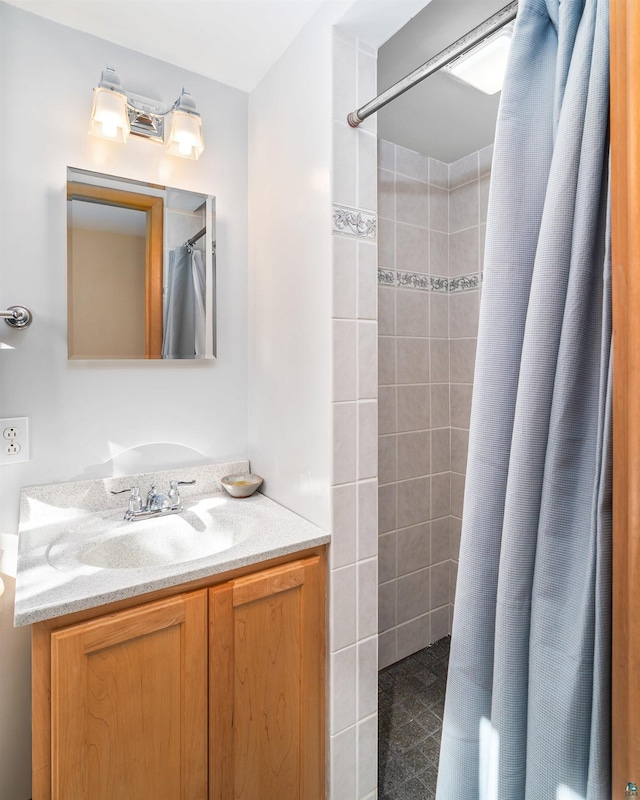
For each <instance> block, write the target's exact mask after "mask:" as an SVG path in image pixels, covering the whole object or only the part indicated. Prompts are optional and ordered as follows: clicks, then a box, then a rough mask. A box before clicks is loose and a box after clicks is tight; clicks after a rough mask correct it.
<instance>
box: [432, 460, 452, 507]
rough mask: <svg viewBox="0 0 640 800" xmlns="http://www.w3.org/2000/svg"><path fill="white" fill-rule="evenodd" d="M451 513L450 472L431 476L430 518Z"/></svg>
mask: <svg viewBox="0 0 640 800" xmlns="http://www.w3.org/2000/svg"><path fill="white" fill-rule="evenodd" d="M450 513H451V473H449V472H444V473H441V474H440V475H433V476H432V477H431V519H438V518H439V517H446V516H448V515H449V514H450Z"/></svg>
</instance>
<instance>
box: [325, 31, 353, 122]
mask: <svg viewBox="0 0 640 800" xmlns="http://www.w3.org/2000/svg"><path fill="white" fill-rule="evenodd" d="M331 48H332V53H331V56H332V59H331V60H332V62H333V69H332V72H333V75H334V83H333V89H332V95H333V119H334V120H337V121H339V122H344V120H345V119H346V117H347V114H349V112H350V111H353V109H354V108H355V103H356V48H355V46H354V45H353V44H350V43H348V42H345V41H344V39H339V38H338V37H337V36H334V37H333V38H332V42H331ZM337 76H339V78H338V77H337Z"/></svg>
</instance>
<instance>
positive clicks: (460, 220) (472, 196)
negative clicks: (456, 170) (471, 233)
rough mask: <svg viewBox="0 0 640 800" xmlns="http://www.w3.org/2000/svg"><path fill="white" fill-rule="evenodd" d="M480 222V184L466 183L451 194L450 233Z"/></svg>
mask: <svg viewBox="0 0 640 800" xmlns="http://www.w3.org/2000/svg"><path fill="white" fill-rule="evenodd" d="M479 222H480V220H479V216H478V184H477V182H476V181H474V182H473V183H466V184H465V185H464V186H459V187H458V188H457V189H452V190H451V192H450V193H449V225H450V227H449V231H450V233H455V232H456V231H460V230H463V229H464V228H471V227H473V226H474V225H478V223H479Z"/></svg>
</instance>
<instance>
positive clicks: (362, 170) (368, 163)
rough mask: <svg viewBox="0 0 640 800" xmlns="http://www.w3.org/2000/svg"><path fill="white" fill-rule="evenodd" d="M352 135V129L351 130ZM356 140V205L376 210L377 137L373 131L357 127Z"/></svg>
mask: <svg viewBox="0 0 640 800" xmlns="http://www.w3.org/2000/svg"><path fill="white" fill-rule="evenodd" d="M352 135H353V130H352ZM356 139H357V141H358V177H357V187H358V194H357V198H358V199H357V203H356V205H357V207H358V208H363V209H366V210H368V211H374V212H375V210H376V206H377V203H378V199H377V198H378V174H377V169H376V148H377V145H378V143H377V139H376V135H375V133H371V131H367V130H363V129H362V128H359V129H358V130H357V131H356Z"/></svg>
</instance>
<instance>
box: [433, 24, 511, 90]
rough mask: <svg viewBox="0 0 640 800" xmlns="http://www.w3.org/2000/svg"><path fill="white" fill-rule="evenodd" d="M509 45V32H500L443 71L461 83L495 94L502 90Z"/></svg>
mask: <svg viewBox="0 0 640 800" xmlns="http://www.w3.org/2000/svg"><path fill="white" fill-rule="evenodd" d="M510 45H511V31H502V32H501V33H500V34H498V35H497V36H494V37H493V38H492V39H487V40H486V41H484V42H482V43H481V44H479V45H478V46H477V47H474V49H473V50H470V51H469V52H468V53H465V54H464V55H463V56H460V58H458V59H456V61H454V62H453V63H452V64H449V65H448V66H447V67H445V69H446V70H447V71H448V72H450V73H451V74H452V75H455V76H456V78H459V79H460V80H461V81H464V82H465V83H468V84H470V85H471V86H473V87H475V88H476V89H480V91H481V92H484V93H485V94H495V93H496V92H499V91H500V89H502V84H503V82H504V75H505V72H506V70H507V59H508V57H509V47H510Z"/></svg>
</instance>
